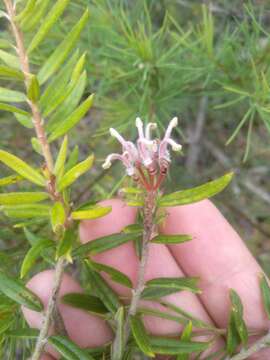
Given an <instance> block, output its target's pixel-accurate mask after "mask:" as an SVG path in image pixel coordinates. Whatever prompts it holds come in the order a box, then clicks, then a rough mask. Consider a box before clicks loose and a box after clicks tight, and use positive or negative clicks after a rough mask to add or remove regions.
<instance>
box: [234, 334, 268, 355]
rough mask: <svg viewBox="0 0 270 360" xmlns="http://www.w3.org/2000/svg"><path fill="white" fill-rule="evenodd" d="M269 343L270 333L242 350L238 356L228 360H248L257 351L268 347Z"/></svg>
mask: <svg viewBox="0 0 270 360" xmlns="http://www.w3.org/2000/svg"><path fill="white" fill-rule="evenodd" d="M269 343H270V332H268V334H266V335H265V336H263V337H262V338H261V339H259V340H258V341H256V342H255V343H254V344H253V345H251V346H250V347H249V348H248V349H242V350H241V351H240V353H239V354H237V355H235V356H233V357H232V358H230V359H229V360H244V359H248V358H249V357H250V356H251V355H253V354H255V353H257V352H258V351H260V350H262V349H264V348H265V347H267V346H269Z"/></svg>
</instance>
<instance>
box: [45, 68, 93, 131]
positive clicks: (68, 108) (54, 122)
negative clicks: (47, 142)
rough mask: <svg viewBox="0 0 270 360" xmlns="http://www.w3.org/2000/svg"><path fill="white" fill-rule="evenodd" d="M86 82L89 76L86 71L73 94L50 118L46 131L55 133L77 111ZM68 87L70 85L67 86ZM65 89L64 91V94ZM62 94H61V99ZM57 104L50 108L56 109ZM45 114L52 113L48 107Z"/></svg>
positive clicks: (51, 105)
mask: <svg viewBox="0 0 270 360" xmlns="http://www.w3.org/2000/svg"><path fill="white" fill-rule="evenodd" d="M86 80H87V75H86V71H84V72H83V73H82V74H81V76H80V78H79V80H78V81H77V83H76V85H75V86H74V88H73V90H72V91H71V93H70V94H69V95H68V96H67V98H66V99H65V100H64V102H63V103H62V104H61V105H60V106H59V107H58V109H57V110H56V111H55V112H54V114H53V115H52V116H51V117H50V118H49V121H48V123H47V124H46V130H47V131H48V132H50V133H51V132H53V131H54V130H55V129H56V128H57V127H58V126H60V124H62V123H63V121H64V120H63V119H66V118H68V117H69V116H70V114H71V113H72V112H73V111H75V109H76V108H77V106H79V103H80V101H81V99H82V97H83V95H84V92H85V88H86ZM66 86H68V85H66ZM64 91H65V89H64V90H63V91H62V92H64ZM60 96H61V94H59V97H60ZM54 106H55V104H54V103H53V104H49V105H48V107H50V108H54ZM45 112H50V109H49V108H47V107H46V109H45Z"/></svg>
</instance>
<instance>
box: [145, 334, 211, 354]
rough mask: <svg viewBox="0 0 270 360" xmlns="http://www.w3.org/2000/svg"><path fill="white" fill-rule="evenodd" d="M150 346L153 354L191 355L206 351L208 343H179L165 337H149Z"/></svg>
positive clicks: (179, 341)
mask: <svg viewBox="0 0 270 360" xmlns="http://www.w3.org/2000/svg"><path fill="white" fill-rule="evenodd" d="M150 345H151V348H152V350H153V351H154V353H158V354H164V355H178V354H179V353H181V354H182V353H183V354H191V353H194V352H201V351H204V350H206V349H207V348H208V347H209V346H210V343H207V342H198V341H181V340H178V339H177V340H176V339H171V338H166V337H154V336H152V337H150Z"/></svg>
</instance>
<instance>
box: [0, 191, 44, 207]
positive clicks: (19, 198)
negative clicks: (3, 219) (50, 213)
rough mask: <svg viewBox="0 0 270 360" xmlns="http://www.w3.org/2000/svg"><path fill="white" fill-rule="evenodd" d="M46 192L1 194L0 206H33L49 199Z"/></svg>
mask: <svg viewBox="0 0 270 360" xmlns="http://www.w3.org/2000/svg"><path fill="white" fill-rule="evenodd" d="M48 197H49V195H48V193H45V192H12V193H4V194H0V205H19V204H21V205H22V204H32V203H36V202H39V201H43V200H45V199H48Z"/></svg>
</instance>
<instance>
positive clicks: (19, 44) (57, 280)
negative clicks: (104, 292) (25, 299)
mask: <svg viewBox="0 0 270 360" xmlns="http://www.w3.org/2000/svg"><path fill="white" fill-rule="evenodd" d="M4 4H5V7H6V9H7V13H8V20H9V22H10V25H11V29H12V32H13V35H14V38H15V41H16V51H17V53H18V57H19V60H20V65H21V70H22V72H23V74H24V83H25V87H26V90H27V89H28V87H29V83H30V81H31V71H30V65H29V59H28V56H27V52H26V49H25V47H24V40H23V34H22V32H21V30H20V29H19V27H18V26H17V24H16V20H15V18H16V13H15V6H14V5H13V3H12V0H4ZM28 105H29V107H30V109H31V112H32V118H33V125H34V128H35V132H36V135H37V138H38V140H39V142H40V145H41V148H42V153H43V157H44V159H45V164H46V168H47V171H48V175H49V179H50V180H49V182H48V186H47V191H48V192H49V193H50V195H51V197H52V199H54V200H58V201H59V198H60V201H62V198H61V196H60V195H59V194H57V191H56V187H55V181H54V175H53V168H54V163H53V157H52V154H51V150H50V146H49V143H48V140H47V136H46V133H45V129H44V127H43V120H42V116H41V113H40V110H39V107H38V104H37V103H35V102H34V101H32V100H30V99H28ZM62 202H63V201H62ZM65 208H66V210H67V211H66V213H67V214H68V209H67V207H66V206H65ZM64 267H65V259H64V257H60V258H59V259H58V261H57V263H56V266H55V273H54V279H53V285H52V294H51V297H50V299H49V303H48V307H47V309H46V312H45V314H44V318H43V323H42V326H41V330H40V333H39V336H38V340H37V342H36V346H35V349H34V353H33V356H32V360H39V358H40V356H41V355H42V352H43V349H44V346H45V345H46V342H47V336H48V332H49V328H50V325H51V320H52V317H53V315H54V314H55V311H57V310H56V306H57V297H58V292H59V289H60V285H61V281H62V277H63V273H64ZM56 320H57V319H56ZM59 325H61V328H63V323H61V324H59Z"/></svg>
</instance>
